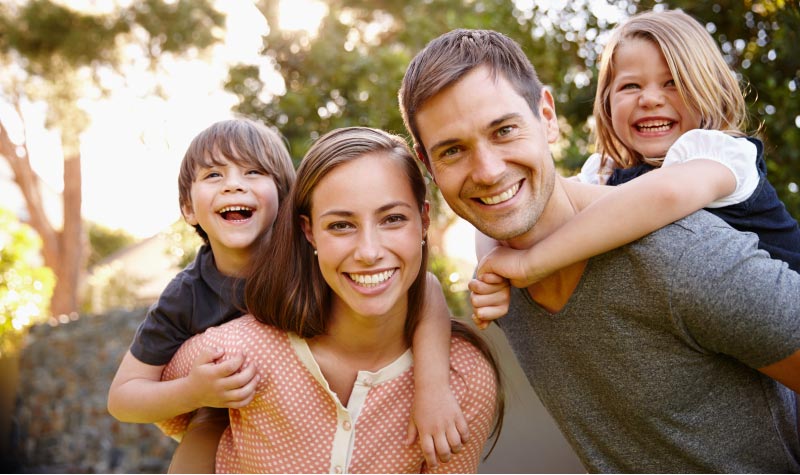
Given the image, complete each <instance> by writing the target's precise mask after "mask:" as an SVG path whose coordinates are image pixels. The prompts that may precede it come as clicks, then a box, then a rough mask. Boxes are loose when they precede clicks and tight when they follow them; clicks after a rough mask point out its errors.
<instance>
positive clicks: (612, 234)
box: [478, 159, 736, 288]
mask: <svg viewBox="0 0 800 475" xmlns="http://www.w3.org/2000/svg"><path fill="white" fill-rule="evenodd" d="M735 188H736V178H735V177H734V175H733V173H732V172H731V170H730V169H729V168H728V167H726V166H725V165H722V164H720V163H719V162H717V161H714V160H706V159H696V160H691V161H688V162H685V163H681V164H676V165H673V166H669V167H662V168H659V169H657V170H653V171H651V172H649V173H646V174H644V175H642V176H640V177H638V178H636V179H634V180H632V181H630V182H628V183H625V184H624V185H620V186H617V187H614V188H610V189H609V191H608V192H607V193H606V194H605V196H602V197H601V198H599V199H597V200H595V201H594V202H592V203H591V204H589V205H588V206H586V207H585V208H584V209H583V210H581V211H580V212H579V213H578V214H577V215H575V216H574V217H573V218H572V219H570V220H569V221H568V222H567V223H566V224H564V225H563V226H561V227H560V228H558V229H557V230H556V231H555V232H553V233H552V234H550V235H549V236H547V237H546V238H544V239H543V240H541V241H540V242H538V243H537V244H536V245H535V246H533V247H532V248H530V249H526V250H514V249H510V248H507V247H496V248H495V249H493V250H492V251H491V252H490V253H489V254H488V255H487V256H486V257H485V258H484V259H483V260H482V261H481V262H480V263H479V265H478V276H479V277H480V276H481V274H484V273H494V274H497V275H500V276H503V277H505V278H507V279H509V280H510V281H511V284H512V285H514V286H515V287H520V288H524V287H528V286H530V285H531V284H533V283H535V282H538V281H539V280H541V279H542V278H544V277H546V276H548V275H550V274H552V273H553V272H555V271H557V270H558V269H561V268H564V267H566V266H569V265H571V264H575V263H577V262H580V261H584V260H586V259H589V258H590V257H593V256H596V255H599V254H602V253H604V252H608V251H610V250H612V249H615V248H617V247H620V246H622V245H625V244H628V243H630V242H633V241H635V240H637V239H639V238H641V237H643V236H645V235H647V234H649V233H651V232H653V231H655V230H657V229H659V228H661V227H663V226H666V225H667V224H669V223H672V222H673V221H675V220H678V219H680V218H683V217H685V216H688V215H689V214H691V213H693V212H695V211H697V210H699V209H702V208H704V207H705V206H706V205H707V204H709V203H711V202H712V201H715V200H718V199H720V198H722V197H725V196H727V195H730V194H731V193H732V192H733V190H734V189H735Z"/></svg>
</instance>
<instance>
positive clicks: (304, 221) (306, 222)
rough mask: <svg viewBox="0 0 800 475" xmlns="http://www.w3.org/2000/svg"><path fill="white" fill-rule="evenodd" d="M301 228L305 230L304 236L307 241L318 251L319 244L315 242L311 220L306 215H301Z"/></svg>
mask: <svg viewBox="0 0 800 475" xmlns="http://www.w3.org/2000/svg"><path fill="white" fill-rule="evenodd" d="M300 227H301V228H302V229H303V234H305V236H306V241H308V242H309V244H311V247H313V248H314V249H316V248H317V243H316V242H315V241H314V232H313V231H312V230H311V219H310V218H309V217H308V216H306V215H301V216H300Z"/></svg>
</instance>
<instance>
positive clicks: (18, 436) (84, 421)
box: [8, 310, 176, 473]
mask: <svg viewBox="0 0 800 475" xmlns="http://www.w3.org/2000/svg"><path fill="white" fill-rule="evenodd" d="M144 312H145V311H144V310H137V311H133V312H123V311H118V312H114V313H111V314H109V315H102V316H82V317H81V318H79V319H77V320H75V321H69V322H68V323H64V324H60V325H57V326H50V325H40V326H37V327H34V328H33V329H31V332H30V335H29V338H28V343H27V344H26V346H25V348H24V350H23V352H22V354H21V355H20V381H19V388H18V391H17V394H18V397H17V407H16V411H15V414H14V415H15V418H14V426H15V427H14V431H13V433H12V455H13V456H14V457H15V459H16V460H14V461H13V464H14V465H16V469H17V470H15V471H20V472H27V473H56V472H58V473H163V472H166V470H167V467H168V466H169V460H170V458H171V456H172V452H173V451H174V449H175V445H176V444H175V442H174V441H173V440H172V439H170V438H168V437H166V436H164V435H163V434H162V433H161V432H160V431H159V430H158V429H156V428H155V426H153V425H151V424H126V423H121V422H119V421H117V420H116V419H114V418H113V417H111V415H109V414H108V411H107V410H106V396H107V394H108V387H109V385H110V384H111V380H112V379H113V377H114V374H115V373H116V370H117V366H118V365H119V362H120V361H121V360H122V356H123V354H124V353H125V351H127V349H128V346H129V345H130V342H131V339H132V338H133V334H134V332H135V331H136V327H137V326H138V325H139V322H141V321H142V319H143V318H144ZM8 468H15V467H14V466H13V465H12V466H10V467H8Z"/></svg>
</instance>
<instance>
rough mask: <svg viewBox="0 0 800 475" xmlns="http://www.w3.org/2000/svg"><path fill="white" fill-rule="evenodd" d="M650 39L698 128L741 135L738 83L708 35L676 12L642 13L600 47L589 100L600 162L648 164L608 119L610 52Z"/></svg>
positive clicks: (742, 109)
mask: <svg viewBox="0 0 800 475" xmlns="http://www.w3.org/2000/svg"><path fill="white" fill-rule="evenodd" d="M633 39H644V40H647V41H652V42H653V43H654V44H655V45H656V46H658V48H659V49H660V50H661V53H662V54H663V55H664V59H665V60H666V62H667V65H668V66H669V70H670V72H671V73H672V78H673V80H674V81H675V86H676V88H677V90H678V93H679V94H680V96H681V98H682V99H683V101H684V102H685V103H686V105H687V106H688V107H689V108H691V109H692V110H693V111H694V112H696V113H697V114H698V115H699V116H700V128H701V129H709V130H721V131H725V132H729V133H733V134H734V135H743V132H744V128H745V127H746V125H747V109H746V105H745V101H744V94H743V92H742V89H741V87H740V85H739V82H738V80H737V78H736V76H735V74H734V73H733V71H731V69H730V68H729V67H728V64H727V63H726V62H725V58H723V57H722V53H721V51H720V49H719V47H718V46H717V44H716V43H715V42H714V39H713V38H712V37H711V35H710V34H709V33H708V31H706V29H705V28H703V25H701V24H700V23H699V22H698V21H697V20H695V19H694V18H692V17H691V16H689V15H687V14H686V13H684V12H682V11H680V10H670V11H662V12H654V11H649V12H644V13H640V14H638V15H634V16H632V17H630V18H629V19H628V20H627V21H625V22H624V23H621V24H620V25H619V26H617V27H616V28H615V29H614V31H613V33H612V34H611V38H610V39H609V41H608V43H607V44H606V46H605V48H604V49H603V54H602V58H601V61H600V68H599V73H598V80H597V94H596V95H595V100H594V117H595V121H596V123H597V132H596V134H597V139H596V146H597V152H599V153H600V154H601V156H602V157H603V161H604V162H605V161H606V160H608V159H609V158H610V159H611V160H613V161H614V162H615V164H616V166H617V167H619V168H628V167H632V166H635V165H638V164H640V163H643V162H648V163H650V164H652V165H656V166H660V160H659V161H657V162H651V161H649V160H648V159H646V158H645V157H643V156H642V154H640V153H638V152H637V151H636V150H633V149H631V148H629V147H626V146H625V145H624V144H623V143H622V142H621V141H620V140H619V138H618V137H617V135H616V133H615V132H614V127H613V125H612V123H611V92H612V91H611V87H612V83H613V82H614V77H615V73H616V71H615V69H614V55H615V53H616V51H617V48H619V46H620V45H622V44H624V43H625V41H628V40H633Z"/></svg>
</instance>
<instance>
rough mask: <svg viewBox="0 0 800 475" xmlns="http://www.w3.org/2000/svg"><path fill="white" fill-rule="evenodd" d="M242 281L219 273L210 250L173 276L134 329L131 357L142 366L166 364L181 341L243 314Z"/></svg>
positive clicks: (204, 246)
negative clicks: (144, 364) (143, 364)
mask: <svg viewBox="0 0 800 475" xmlns="http://www.w3.org/2000/svg"><path fill="white" fill-rule="evenodd" d="M243 309H244V280H243V279H239V278H235V277H229V276H226V275H223V274H222V273H220V271H219V270H217V266H216V264H215V262H214V254H213V253H212V252H211V247H210V246H208V245H203V246H202V247H201V248H200V250H199V251H197V257H196V258H195V260H194V262H192V263H191V264H189V265H188V266H186V268H185V269H183V270H182V271H181V272H179V273H178V275H176V276H175V278H174V279H172V281H170V283H169V284H167V287H166V288H165V289H164V291H163V292H161V295H160V296H159V297H158V301H157V302H156V303H154V304H153V306H151V307H150V309H149V310H148V311H147V315H146V316H145V318H144V321H143V322H142V323H141V325H139V328H138V330H136V335H135V336H134V338H133V343H132V344H131V348H130V350H131V354H133V356H135V357H136V359H138V360H139V361H141V362H142V363H146V364H149V365H154V366H160V365H165V364H167V363H169V360H171V359H172V356H173V355H174V354H175V352H176V351H178V348H179V347H180V346H181V344H183V342H184V341H186V340H188V339H189V338H191V337H192V336H193V335H196V334H198V333H202V332H204V331H205V330H206V329H208V328H209V327H213V326H217V325H221V324H223V323H225V322H227V321H229V320H232V319H234V318H236V317H240V316H242V314H243Z"/></svg>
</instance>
